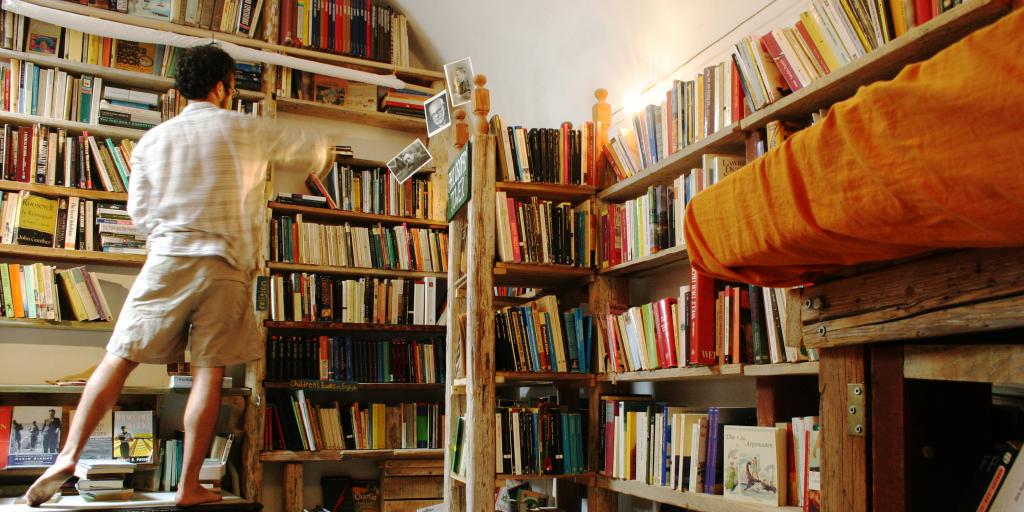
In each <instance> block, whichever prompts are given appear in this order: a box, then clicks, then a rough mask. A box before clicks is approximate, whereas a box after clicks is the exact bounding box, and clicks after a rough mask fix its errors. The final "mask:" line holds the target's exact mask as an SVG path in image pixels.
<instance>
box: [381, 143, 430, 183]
mask: <svg viewBox="0 0 1024 512" xmlns="http://www.w3.org/2000/svg"><path fill="white" fill-rule="evenodd" d="M432 159H433V157H431V156H430V152H429V151H427V147H426V146H424V145H423V141H421V140H420V139H416V140H414V141H412V142H411V143H409V145H408V146H406V147H405V149H403V150H402V151H401V152H400V153H398V154H397V155H395V157H394V158H392V159H391V160H389V161H388V170H390V171H391V173H392V174H393V175H394V176H395V180H396V181H397V182H398V183H405V181H406V180H408V179H409V177H411V176H412V175H413V174H416V172H417V171H419V170H420V169H422V168H423V166H425V165H427V164H428V163H430V161H431V160H432Z"/></svg>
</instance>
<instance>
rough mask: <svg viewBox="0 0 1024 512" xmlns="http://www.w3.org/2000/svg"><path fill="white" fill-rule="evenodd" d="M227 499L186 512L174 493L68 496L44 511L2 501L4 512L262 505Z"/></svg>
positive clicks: (253, 507) (11, 500) (250, 507)
mask: <svg viewBox="0 0 1024 512" xmlns="http://www.w3.org/2000/svg"><path fill="white" fill-rule="evenodd" d="M222 494H223V496H224V499H223V500H222V501H219V502H217V503H210V504H206V505H198V506H195V507H187V508H182V507H178V506H175V504H174V493H173V492H146V491H135V496H134V497H132V499H131V500H126V501H85V500H84V499H82V497H81V496H64V497H63V498H61V499H60V501H58V502H56V503H47V504H46V505H44V506H43V507H42V509H38V508H29V506H28V505H15V504H14V500H15V498H0V512H16V511H17V512H20V511H31V510H53V511H62V510H152V511H171V510H175V511H177V510H189V511H193V510H195V511H206V510H260V509H261V508H262V505H260V504H259V503H253V502H251V501H247V500H243V499H242V498H239V497H238V496H233V495H230V494H227V493H222Z"/></svg>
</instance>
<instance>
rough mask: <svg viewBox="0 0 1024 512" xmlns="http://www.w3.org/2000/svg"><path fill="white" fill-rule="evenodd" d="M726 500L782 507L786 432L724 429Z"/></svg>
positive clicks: (784, 480) (724, 484)
mask: <svg viewBox="0 0 1024 512" xmlns="http://www.w3.org/2000/svg"><path fill="white" fill-rule="evenodd" d="M723 441H724V444H725V459H724V469H725V481H724V482H723V489H724V495H725V497H726V498H729V499H735V500H742V501H749V502H752V503H760V504H765V505H774V506H781V505H785V504H786V496H787V493H786V485H787V483H788V482H787V481H788V474H789V471H788V468H787V467H786V430H785V429H784V428H778V427H745V426H736V425H726V426H725V430H724V439H723Z"/></svg>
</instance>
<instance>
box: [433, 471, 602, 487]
mask: <svg viewBox="0 0 1024 512" xmlns="http://www.w3.org/2000/svg"><path fill="white" fill-rule="evenodd" d="M451 478H452V480H453V481H455V482H458V483H459V484H461V485H466V478H465V477H463V476H460V475H454V474H453V475H451ZM594 478H595V474H594V473H575V474H572V475H509V474H496V475H494V487H495V488H496V489H497V488H499V487H501V486H503V485H505V482H506V481H508V480H518V481H520V482H543V481H553V480H554V481H571V482H575V483H579V484H583V485H593V484H594Z"/></svg>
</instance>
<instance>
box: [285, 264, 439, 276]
mask: <svg viewBox="0 0 1024 512" xmlns="http://www.w3.org/2000/svg"><path fill="white" fill-rule="evenodd" d="M267 268H269V269H270V270H277V271H282V272H316V273H318V274H333V275H338V276H369V277H393V278H399V277H402V278H407V279H409V278H412V279H416V278H421V277H436V278H438V279H447V278H448V273H447V272H424V271H419V270H388V269H383V268H363V267H333V266H329V265H307V264H305V263H283V262H280V261H268V262H267Z"/></svg>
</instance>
